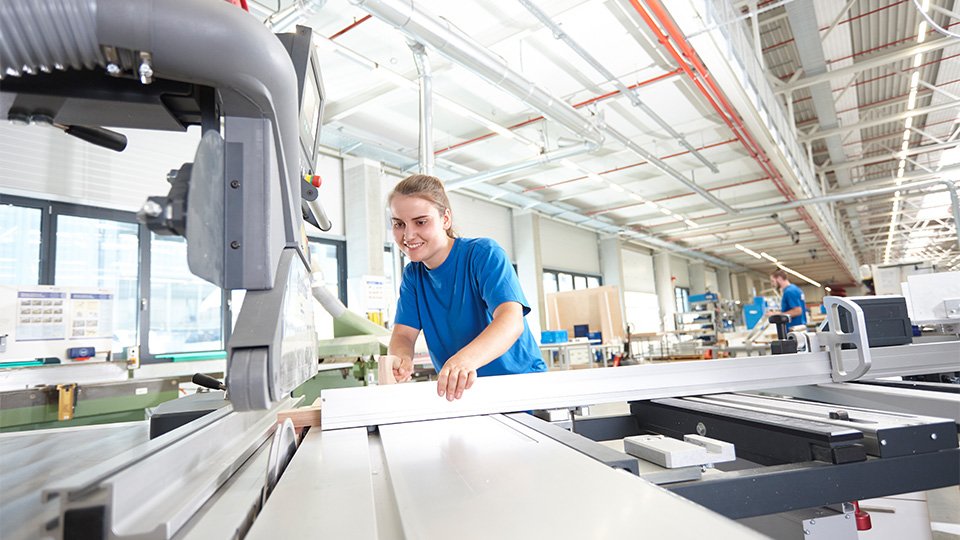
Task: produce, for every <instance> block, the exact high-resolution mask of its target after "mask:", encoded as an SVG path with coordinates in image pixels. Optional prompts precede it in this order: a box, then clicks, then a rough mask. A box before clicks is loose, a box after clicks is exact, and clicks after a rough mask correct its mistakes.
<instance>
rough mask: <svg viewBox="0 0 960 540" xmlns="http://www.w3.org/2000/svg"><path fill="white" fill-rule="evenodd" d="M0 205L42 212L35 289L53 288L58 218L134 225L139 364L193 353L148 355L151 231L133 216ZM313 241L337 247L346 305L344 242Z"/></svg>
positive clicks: (225, 295)
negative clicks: (136, 244) (136, 247)
mask: <svg viewBox="0 0 960 540" xmlns="http://www.w3.org/2000/svg"><path fill="white" fill-rule="evenodd" d="M0 204H9V205H12V206H19V207H24V208H35V209H39V210H40V211H41V218H40V248H39V249H40V254H39V255H40V264H39V267H40V270H39V276H38V280H37V284H38V285H56V283H55V280H54V278H55V277H56V260H57V223H58V220H57V218H58V217H59V216H72V217H80V218H87V219H102V220H109V221H117V222H121V223H133V224H136V225H137V231H138V232H137V237H138V239H139V242H140V247H139V249H140V252H139V261H138V264H139V268H138V269H137V280H138V293H139V298H138V302H139V306H138V309H137V334H138V335H137V342H138V344H139V346H140V363H141V364H157V363H166V362H169V360H167V359H166V358H165V357H166V356H169V355H170V354H182V353H189V352H192V351H182V353H163V355H162V356H163V357H164V358H158V357H157V356H156V355H154V354H152V353H151V352H150V337H149V336H150V331H149V330H150V304H151V300H152V299H151V297H150V278H151V276H150V263H151V255H150V253H151V250H152V248H153V246H152V242H151V238H150V230H149V229H148V228H147V227H146V226H144V225H143V224H141V223H139V222H138V221H137V217H136V212H129V211H124V210H116V209H112V208H102V207H98V206H88V205H81V204H75V203H67V202H61V201H47V200H43V199H35V198H31V197H24V196H19V195H10V194H7V193H2V192H0ZM311 240H314V241H320V242H323V243H327V244H334V245H336V246H337V263H338V265H339V268H338V271H339V274H340V275H339V277H340V285H339V288H340V291H339V293H340V298H341V300H343V301H344V302H345V301H346V242H345V241H342V240H332V239H327V238H322V239H321V238H311ZM220 294H221V298H220V299H221V308H220V309H221V313H220V324H221V336H222V337H223V347H224V350H226V348H227V344H228V343H229V341H230V335H231V333H232V322H231V321H232V320H233V313H232V306H231V303H230V301H229V298H230V295H229V291H226V290H224V289H223V288H221V291H220Z"/></svg>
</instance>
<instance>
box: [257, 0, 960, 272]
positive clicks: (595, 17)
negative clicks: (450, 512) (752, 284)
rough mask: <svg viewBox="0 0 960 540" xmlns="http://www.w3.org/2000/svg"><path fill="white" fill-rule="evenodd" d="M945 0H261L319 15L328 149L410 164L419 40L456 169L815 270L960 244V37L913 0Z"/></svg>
mask: <svg viewBox="0 0 960 540" xmlns="http://www.w3.org/2000/svg"><path fill="white" fill-rule="evenodd" d="M954 4H955V2H954V0H925V1H923V2H920V1H919V0H918V1H917V2H914V1H913V0H850V1H849V2H837V1H831V0H780V1H766V2H759V3H757V2H737V3H731V2H730V1H729V0H726V1H721V0H716V1H714V0H707V1H706V2H693V1H692V0H682V1H677V2H669V5H668V3H667V2H663V1H662V0H603V1H600V0H597V1H583V0H552V1H550V2H546V1H545V0H497V1H489V0H487V1H481V0H476V1H468V0H460V1H457V2H449V1H442V0H418V1H417V2H415V3H411V2H410V1H409V0H407V1H405V2H404V1H400V0H355V1H354V2H350V3H348V2H346V1H342V0H330V1H327V2H322V1H320V2H309V1H302V2H292V3H291V2H289V1H288V0H280V2H279V3H272V2H268V1H267V0H262V1H258V2H251V3H250V5H251V12H252V13H253V14H254V15H256V16H258V17H260V18H261V19H263V20H265V21H266V22H267V24H269V25H272V26H273V27H274V28H275V29H277V30H286V29H289V28H290V27H292V25H293V24H305V25H307V26H311V27H312V28H313V29H314V32H315V43H316V46H317V53H318V55H319V58H320V60H321V66H322V69H323V77H324V83H325V87H326V92H327V96H326V98H327V106H326V111H325V120H324V121H325V127H324V133H323V138H322V143H323V144H324V146H326V147H327V148H328V149H330V150H331V151H333V152H336V153H338V154H340V155H343V156H349V155H354V156H360V157H369V158H374V159H378V160H380V161H383V162H384V163H386V164H387V165H389V166H392V167H395V168H396V169H398V170H400V171H401V172H404V173H405V172H412V171H415V170H416V169H417V168H418V163H419V152H418V140H419V132H420V129H419V128H420V112H419V111H420V97H419V94H418V87H419V85H418V80H419V79H418V78H419V75H418V73H419V72H418V68H417V64H416V62H415V57H414V54H413V52H412V48H411V45H412V44H416V43H420V44H422V45H423V46H424V51H425V53H426V62H427V64H428V66H429V71H430V80H431V82H432V87H433V88H432V90H433V99H432V106H433V114H432V115H431V118H432V137H433V138H432V142H431V143H430V147H431V148H432V149H433V150H434V153H435V158H436V171H435V172H436V174H438V175H439V176H441V177H443V178H444V179H445V180H446V181H447V182H448V186H449V187H450V188H451V189H456V190H458V191H460V192H462V193H465V194H468V195H470V196H474V197H477V198H481V199H486V200H494V201H497V202H498V203H500V204H506V205H510V206H513V207H517V208H523V209H527V210H530V211H534V212H539V213H541V214H543V215H546V216H548V217H551V218H553V219H557V220H560V221H564V222H568V223H571V224H576V225H578V226H581V227H585V228H589V229H592V230H596V231H598V232H600V233H602V234H616V235H620V236H621V237H622V238H623V239H624V240H625V241H631V242H637V243H640V244H643V245H647V246H651V247H655V248H658V249H668V250H672V251H675V252H678V253H681V254H682V255H684V256H687V257H692V258H700V259H705V260H708V261H710V262H711V263H712V264H717V265H725V266H729V267H731V268H733V269H738V270H745V269H750V270H756V271H758V272H763V273H767V272H769V271H770V270H772V269H773V268H775V267H774V266H773V265H774V264H775V262H778V263H780V264H782V265H786V266H788V267H789V268H793V269H795V270H797V271H800V272H802V273H803V274H804V275H805V276H806V277H808V278H809V279H810V280H811V281H815V282H817V283H819V284H822V285H824V286H827V285H830V284H851V283H854V282H855V281H857V280H859V277H860V276H859V272H858V266H859V265H860V264H866V263H875V264H879V263H884V262H898V261H906V260H920V259H922V260H933V261H936V262H938V263H939V264H940V265H942V266H944V267H947V268H949V267H951V266H952V267H956V266H957V265H958V264H960V248H958V245H957V233H956V222H955V219H954V218H953V216H952V215H951V206H950V202H951V201H950V197H949V192H948V191H947V190H946V184H945V183H943V182H942V180H944V179H947V180H956V179H957V178H958V177H960V176H958V174H957V172H956V170H954V169H955V168H956V165H954V164H955V163H957V162H960V156H958V155H957V153H956V152H957V148H956V147H957V145H958V144H960V143H958V141H957V138H958V137H957V136H958V132H960V130H958V111H960V107H958V105H960V101H958V100H960V97H958V94H960V60H958V58H960V39H958V38H956V37H953V36H950V35H947V34H945V33H943V32H941V30H938V29H935V28H933V27H932V26H933V25H932V24H931V23H928V22H927V18H925V17H923V16H922V15H921V12H920V10H924V13H925V14H926V15H927V17H928V18H929V20H930V21H931V22H932V23H933V24H936V25H937V26H939V27H942V30H943V31H944V32H946V33H950V32H951V30H957V29H958V26H954V25H958V24H960V23H958V22H956V21H957V20H958V17H960V15H957V14H956V13H953V12H951V10H953V9H955V7H956V6H955V5H954ZM921 35H922V37H918V36H921ZM742 38H743V39H742ZM731 43H732V44H731ZM758 44H759V47H758ZM731 51H733V53H732V54H735V55H738V56H739V58H740V60H737V61H730V60H729V59H730V58H731V56H729V55H730V54H731ZM725 54H726V55H727V56H724V55H725ZM724 58H726V59H724ZM757 79H759V80H757ZM779 118H782V119H784V120H782V122H783V123H780V124H778V123H777V122H778V119H779ZM908 119H909V120H908ZM777 125H780V126H782V127H783V129H779V130H778V129H776V127H774V128H773V129H770V128H769V126H777ZM930 180H939V181H941V182H940V183H933V182H930ZM924 181H925V183H923V184H920V185H915V184H917V182H924ZM900 186H903V188H902V190H899V191H893V190H895V189H900ZM867 189H869V190H872V192H871V193H869V194H865V195H863V196H861V197H857V198H853V199H851V198H846V199H845V200H840V201H831V202H829V203H822V204H813V203H807V204H801V203H796V202H795V203H794V204H793V205H792V207H790V205H786V206H785V205H784V203H788V202H789V201H803V200H806V199H810V198H815V197H822V196H830V195H836V194H838V193H853V192H861V193H862V192H864V191H865V190H867ZM884 189H886V191H884ZM737 246H739V247H737ZM761 253H762V254H763V257H761V258H759V259H758V258H757V257H759V255H758V254H761Z"/></svg>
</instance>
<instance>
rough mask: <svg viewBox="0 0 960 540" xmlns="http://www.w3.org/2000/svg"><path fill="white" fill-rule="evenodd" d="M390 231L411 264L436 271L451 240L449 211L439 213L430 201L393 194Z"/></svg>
mask: <svg viewBox="0 0 960 540" xmlns="http://www.w3.org/2000/svg"><path fill="white" fill-rule="evenodd" d="M390 212H391V214H392V216H391V221H392V224H391V228H392V229H393V240H394V241H395V242H396V243H397V246H399V247H400V249H401V250H402V251H403V252H404V253H406V254H407V257H409V258H410V260H411V261H414V262H423V263H424V264H425V265H427V268H431V269H432V268H436V267H437V266H440V264H441V263H443V261H444V260H446V258H447V254H448V253H449V252H450V247H451V246H452V243H453V239H452V238H450V237H449V236H447V230H448V229H449V228H450V226H451V224H452V220H451V216H450V210H449V209H447V210H445V211H444V212H443V214H442V215H441V214H440V211H439V209H438V208H437V207H436V206H435V205H434V204H433V203H431V202H430V201H427V200H426V199H421V198H420V197H414V196H408V195H395V196H394V197H393V199H392V200H391V201H390Z"/></svg>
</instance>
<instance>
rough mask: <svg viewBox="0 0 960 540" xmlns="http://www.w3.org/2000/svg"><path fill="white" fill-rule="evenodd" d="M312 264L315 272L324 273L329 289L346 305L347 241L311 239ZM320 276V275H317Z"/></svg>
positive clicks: (324, 279) (324, 280)
mask: <svg viewBox="0 0 960 540" xmlns="http://www.w3.org/2000/svg"><path fill="white" fill-rule="evenodd" d="M309 241H310V242H309V245H310V264H311V266H313V273H314V274H315V275H316V274H323V282H324V283H326V285H327V289H328V290H329V291H330V292H332V293H333V294H336V295H337V298H339V299H340V301H341V302H343V303H344V305H346V303H347V257H346V243H345V242H344V241H342V240H331V239H327V238H313V237H311V238H310V239H309ZM317 277H319V276H317Z"/></svg>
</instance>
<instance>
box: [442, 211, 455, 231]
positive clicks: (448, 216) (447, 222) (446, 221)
mask: <svg viewBox="0 0 960 540" xmlns="http://www.w3.org/2000/svg"><path fill="white" fill-rule="evenodd" d="M452 226H453V214H452V213H450V209H449V208H446V209H444V211H443V230H445V231H446V230H449V229H450V227H452Z"/></svg>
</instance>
